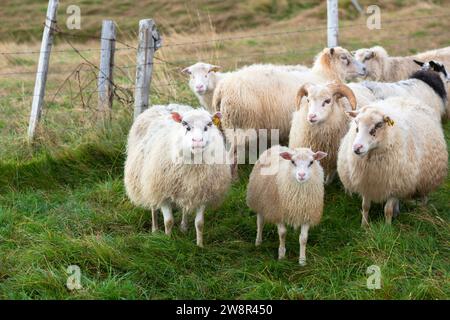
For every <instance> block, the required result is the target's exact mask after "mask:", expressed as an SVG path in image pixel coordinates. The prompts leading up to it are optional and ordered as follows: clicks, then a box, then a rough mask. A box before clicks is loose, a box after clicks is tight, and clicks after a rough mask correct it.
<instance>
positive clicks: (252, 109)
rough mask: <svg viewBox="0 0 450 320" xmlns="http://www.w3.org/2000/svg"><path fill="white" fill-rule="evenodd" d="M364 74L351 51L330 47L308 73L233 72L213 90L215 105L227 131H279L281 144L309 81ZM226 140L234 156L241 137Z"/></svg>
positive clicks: (252, 69) (250, 69)
mask: <svg viewBox="0 0 450 320" xmlns="http://www.w3.org/2000/svg"><path fill="white" fill-rule="evenodd" d="M364 74H365V70H364V66H363V65H362V64H361V63H359V62H357V61H356V60H355V59H354V58H353V57H352V55H351V54H350V52H348V51H347V50H345V49H343V48H340V47H336V48H331V49H328V48H327V49H324V50H323V51H322V52H321V53H319V55H318V56H317V57H316V59H315V63H314V65H313V67H312V69H310V70H307V71H299V72H297V71H291V72H287V71H285V70H279V69H276V68H275V69H272V70H270V69H268V68H260V67H259V66H249V67H246V68H243V69H241V70H239V71H237V72H233V73H232V74H230V75H229V76H227V77H226V78H225V79H223V80H222V81H220V83H219V85H218V86H217V88H216V90H215V91H214V97H213V106H214V108H215V110H217V111H220V112H221V113H222V115H223V121H222V123H223V127H224V128H225V129H253V130H258V129H269V130H270V129H277V130H279V139H280V141H281V143H286V142H287V141H288V139H289V132H290V127H291V117H292V113H293V112H294V111H295V99H296V96H297V91H298V88H299V86H301V85H302V84H304V83H306V82H312V83H326V82H330V81H338V82H341V81H343V80H345V79H349V78H353V77H356V76H362V75H364ZM227 139H228V141H231V146H232V148H231V151H232V153H233V152H235V151H236V145H239V144H241V143H242V141H241V140H240V139H239V137H231V138H229V137H228V136H227ZM234 139H236V140H237V141H236V140H235V141H236V142H235V143H233V140H234Z"/></svg>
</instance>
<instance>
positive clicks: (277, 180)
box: [247, 146, 326, 265]
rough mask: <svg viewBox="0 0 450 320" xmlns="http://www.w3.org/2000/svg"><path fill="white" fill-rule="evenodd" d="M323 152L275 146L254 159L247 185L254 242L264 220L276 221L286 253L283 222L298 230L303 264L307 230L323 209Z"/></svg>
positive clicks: (282, 253) (259, 239)
mask: <svg viewBox="0 0 450 320" xmlns="http://www.w3.org/2000/svg"><path fill="white" fill-rule="evenodd" d="M325 156H326V153H324V152H321V151H318V152H313V151H311V149H307V148H298V149H289V148H286V147H281V146H275V147H272V148H270V149H268V150H266V151H265V152H264V153H263V154H262V155H261V157H260V158H259V159H258V161H257V162H256V164H255V166H254V168H253V171H252V173H251V175H250V180H249V184H248V189H247V205H248V206H249V207H250V208H251V209H252V210H253V211H255V212H256V213H257V236H256V245H257V246H258V245H260V244H261V242H262V231H263V227H264V222H269V223H273V224H276V225H277V227H278V235H279V239H280V246H279V249H278V258H279V259H283V258H284V257H285V254H286V247H285V240H286V232H287V230H286V224H287V225H290V226H293V227H294V228H298V227H300V226H301V231H300V238H299V242H300V257H299V263H300V265H305V264H306V243H307V240H308V230H309V228H310V227H312V226H315V225H317V224H318V223H319V222H320V219H321V217H322V210H323V197H324V186H323V169H322V167H321V166H320V164H319V160H321V159H323V158H324V157H325Z"/></svg>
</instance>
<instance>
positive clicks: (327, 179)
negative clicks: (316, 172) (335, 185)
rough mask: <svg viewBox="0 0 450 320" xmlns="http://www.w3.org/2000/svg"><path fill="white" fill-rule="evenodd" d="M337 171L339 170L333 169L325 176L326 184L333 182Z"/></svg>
mask: <svg viewBox="0 0 450 320" xmlns="http://www.w3.org/2000/svg"><path fill="white" fill-rule="evenodd" d="M336 173H337V171H336V170H333V172H331V173H329V174H327V176H326V178H325V185H326V186H329V185H330V184H331V183H332V182H333V180H334V178H336Z"/></svg>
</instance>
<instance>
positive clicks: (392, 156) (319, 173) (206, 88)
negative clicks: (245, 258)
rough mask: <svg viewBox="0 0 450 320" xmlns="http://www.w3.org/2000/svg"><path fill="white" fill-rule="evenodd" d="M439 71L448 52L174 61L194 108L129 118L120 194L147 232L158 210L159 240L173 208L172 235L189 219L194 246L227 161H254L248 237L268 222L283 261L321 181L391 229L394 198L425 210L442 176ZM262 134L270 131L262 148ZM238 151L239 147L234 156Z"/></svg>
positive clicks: (318, 214) (217, 196)
mask: <svg viewBox="0 0 450 320" xmlns="http://www.w3.org/2000/svg"><path fill="white" fill-rule="evenodd" d="M447 70H450V47H447V48H442V49H438V50H432V51H427V52H424V53H420V54H417V55H414V56H408V57H390V56H389V55H388V53H387V52H386V50H385V49H383V48H382V47H379V46H377V47H373V48H364V49H360V50H356V51H354V52H349V51H348V50H346V49H345V48H342V47H334V48H325V49H324V50H322V51H321V52H319V53H318V55H317V56H316V58H315V61H314V63H313V65H312V66H311V67H309V66H304V65H276V64H253V65H248V66H245V67H242V68H240V69H236V70H227V71H223V70H222V68H221V67H220V66H218V65H213V64H209V63H205V62H198V63H196V64H193V65H191V66H186V68H184V69H183V70H182V73H183V74H185V75H186V76H187V77H189V87H190V89H191V90H192V91H193V93H194V94H195V95H196V97H197V98H198V101H199V106H187V105H181V104H177V103H176V102H173V104H169V105H158V106H153V107H151V108H149V109H148V110H146V111H144V112H143V113H142V114H141V115H139V116H138V117H137V119H136V120H135V122H134V124H133V125H132V128H131V130H130V133H129V137H128V145H127V159H126V163H125V176H124V180H125V187H126V192H127V195H128V197H129V198H130V200H131V202H132V203H133V204H135V205H136V206H140V207H143V208H145V209H148V210H150V211H151V212H152V231H153V232H156V231H157V230H158V223H157V220H158V219H157V216H158V211H161V212H162V214H163V219H164V228H165V233H166V234H167V235H170V233H171V230H172V226H173V224H174V217H173V212H174V210H178V211H179V212H180V214H181V215H182V219H181V230H182V231H186V230H187V228H188V222H187V221H188V220H189V219H188V218H189V215H190V214H195V230H196V234H197V245H198V246H200V247H203V245H204V243H203V229H204V226H205V216H206V214H207V211H208V210H210V209H211V208H219V209H217V210H220V204H221V203H222V201H223V200H224V198H225V197H226V196H227V194H228V190H229V188H230V186H231V185H232V183H233V179H235V178H236V175H237V168H238V164H243V163H247V164H254V166H253V170H252V172H251V174H250V178H249V183H248V186H247V198H246V202H247V205H248V207H249V208H250V209H251V210H252V211H253V212H254V213H255V214H256V242H255V244H256V245H259V244H261V242H262V230H263V226H264V224H265V223H266V222H267V223H272V224H275V225H276V226H277V229H278V235H279V250H278V257H279V259H283V258H284V257H285V253H286V248H285V239H286V233H287V226H291V227H293V228H294V229H297V228H300V236H299V244H300V253H299V264H300V265H305V264H306V251H305V250H306V243H307V239H308V232H309V229H310V227H315V226H317V225H319V222H320V220H321V218H322V215H323V214H324V215H326V214H327V213H326V210H325V212H323V211H324V195H325V194H326V188H327V185H328V184H330V183H331V182H332V181H333V180H337V179H339V180H340V182H341V185H342V186H341V189H342V192H348V193H350V194H356V195H358V196H360V197H361V199H362V206H361V207H362V209H361V216H362V218H361V224H362V226H364V227H368V226H369V210H370V207H371V204H372V203H380V204H383V205H384V214H385V221H386V223H387V224H391V223H392V220H393V218H396V217H397V216H398V215H399V213H400V201H410V200H413V199H421V200H422V204H423V205H427V199H428V198H427V196H428V195H429V194H430V193H431V192H433V191H434V190H436V189H437V188H438V187H439V186H440V185H441V184H442V183H443V182H444V181H445V178H446V177H447V173H448V151H447V145H446V142H445V138H444V133H443V128H442V123H443V122H445V121H447V119H448V118H449V117H450V104H449V96H448V95H449V88H450V87H449V84H450V74H449V73H448V71H447ZM264 130H266V131H274V130H275V131H276V132H277V133H278V136H277V139H274V138H271V139H268V140H270V141H269V142H270V145H269V143H268V142H267V141H264V140H267V135H262V134H261V132H262V131H264ZM249 131H252V132H255V134H254V135H248V134H246V132H249ZM252 146H258V148H256V149H255V148H252ZM242 149H244V150H245V151H248V154H247V153H246V154H245V156H244V157H239V156H238V153H239V150H242ZM252 152H253V154H252ZM255 152H256V157H255ZM252 155H253V157H252ZM242 159H244V161H241V160H242ZM251 159H255V162H252V161H251ZM256 160H257V161H256ZM399 219H401V216H400V217H399ZM206 221H207V220H206Z"/></svg>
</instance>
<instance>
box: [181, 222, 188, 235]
mask: <svg viewBox="0 0 450 320" xmlns="http://www.w3.org/2000/svg"><path fill="white" fill-rule="evenodd" d="M180 230H181V232H183V233H186V232H187V231H188V225H187V223H182V224H181V226H180Z"/></svg>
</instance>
